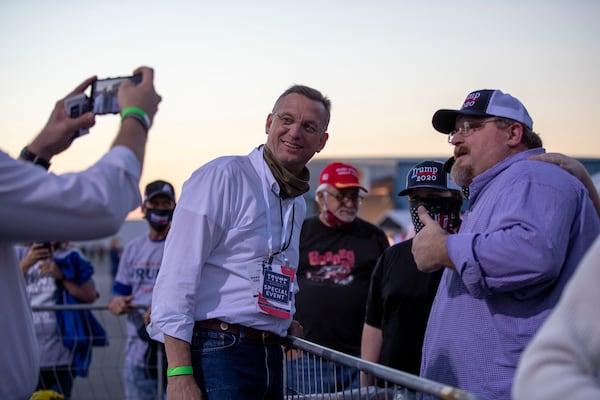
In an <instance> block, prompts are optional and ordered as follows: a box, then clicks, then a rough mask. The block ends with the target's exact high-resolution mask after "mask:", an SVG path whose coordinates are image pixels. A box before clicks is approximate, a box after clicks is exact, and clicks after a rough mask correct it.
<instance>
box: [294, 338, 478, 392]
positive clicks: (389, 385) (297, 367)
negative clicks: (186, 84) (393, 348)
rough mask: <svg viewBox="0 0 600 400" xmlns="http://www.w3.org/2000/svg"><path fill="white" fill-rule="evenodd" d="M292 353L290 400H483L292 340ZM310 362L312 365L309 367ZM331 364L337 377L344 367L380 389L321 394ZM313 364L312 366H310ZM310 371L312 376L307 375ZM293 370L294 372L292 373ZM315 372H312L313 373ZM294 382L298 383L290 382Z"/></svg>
mask: <svg viewBox="0 0 600 400" xmlns="http://www.w3.org/2000/svg"><path fill="white" fill-rule="evenodd" d="M286 340H287V342H289V347H290V348H291V349H290V350H288V351H286V356H285V360H284V366H285V369H286V371H284V379H285V385H284V386H285V390H286V396H287V399H298V400H308V399H335V400H338V399H339V400H346V399H352V400H354V399H369V400H375V399H378V400H379V399H394V400H412V399H416V398H417V394H419V393H422V394H428V395H431V396H434V397H435V398H439V399H444V400H482V399H481V398H480V397H479V396H476V395H474V394H472V393H469V392H466V391H463V390H460V389H458V388H455V387H452V386H448V385H444V384H441V383H439V382H435V381H431V380H428V379H425V378H421V377H419V376H416V375H412V374H409V373H407V372H403V371H399V370H396V369H392V368H388V367H385V366H383V365H379V364H376V363H373V362H369V361H365V360H362V359H360V358H358V357H353V356H350V355H347V354H345V353H341V352H339V351H335V350H332V349H330V348H327V347H323V346H319V345H317V344H315V343H312V342H309V341H307V340H304V339H300V338H297V337H294V336H288V337H287V339H286ZM307 360H309V362H308V363H307ZM328 363H329V364H330V365H331V364H333V365H334V366H335V365H337V366H341V368H338V369H337V370H336V369H334V371H335V373H339V371H340V370H341V371H342V372H341V373H344V371H343V369H344V367H346V368H348V369H350V370H351V369H354V370H358V371H361V372H364V373H366V374H370V375H371V376H373V377H375V378H376V379H377V386H367V387H362V388H360V387H358V385H357V386H356V387H343V386H342V387H336V388H334V391H333V392H331V393H323V391H321V389H322V387H321V385H320V384H321V382H322V379H323V377H324V374H331V369H330V368H327V367H326V366H327V365H328ZM308 364H310V365H308ZM307 366H308V367H309V372H308V374H307V373H306V372H302V371H306V369H307ZM289 368H292V369H293V370H292V371H288V369H289ZM311 369H312V370H311ZM290 377H291V379H292V380H293V381H294V382H289V380H290Z"/></svg>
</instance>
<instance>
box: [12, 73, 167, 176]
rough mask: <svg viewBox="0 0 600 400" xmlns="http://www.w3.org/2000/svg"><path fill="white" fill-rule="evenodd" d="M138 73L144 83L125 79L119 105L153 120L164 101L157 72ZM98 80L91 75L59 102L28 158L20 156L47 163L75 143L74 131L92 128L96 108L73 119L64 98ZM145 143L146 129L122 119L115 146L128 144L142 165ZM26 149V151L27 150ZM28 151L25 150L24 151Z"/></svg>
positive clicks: (31, 148)
mask: <svg viewBox="0 0 600 400" xmlns="http://www.w3.org/2000/svg"><path fill="white" fill-rule="evenodd" d="M134 73H135V74H136V75H141V82H140V83H139V84H137V85H136V84H135V83H134V82H132V81H130V80H129V79H125V80H124V81H123V83H122V84H121V85H120V87H119V92H118V104H119V107H120V108H121V109H125V108H128V107H136V108H139V109H141V110H143V111H144V112H145V113H146V115H147V116H148V118H149V119H150V121H152V120H153V119H154V115H155V114H156V112H157V111H158V104H159V103H160V101H161V100H162V99H161V97H160V95H159V94H158V93H156V90H155V89H154V83H153V81H154V71H153V70H152V69H151V68H148V67H140V68H138V69H136V70H135V72H134ZM96 81H97V77H96V76H92V77H90V78H88V79H86V80H85V81H83V82H82V83H81V84H79V85H78V86H77V87H76V88H75V89H74V90H73V91H72V92H71V93H69V94H68V95H67V96H65V97H64V98H62V99H61V100H59V101H58V102H56V105H55V106H54V110H53V111H52V114H50V118H49V119H48V122H46V126H44V128H43V129H42V131H41V132H40V133H39V134H38V136H37V137H36V138H35V139H34V140H33V141H32V142H31V144H29V145H28V146H26V147H25V149H26V150H27V152H28V153H29V154H30V155H31V156H29V154H27V156H26V157H24V154H23V153H22V156H21V158H25V159H26V160H27V161H34V159H36V160H40V159H41V161H42V163H43V162H47V163H48V165H49V163H50V160H51V158H52V157H53V156H55V155H56V154H59V153H62V152H63V151H64V150H66V149H68V148H69V146H71V143H72V142H73V132H77V131H79V130H80V129H89V128H91V127H92V126H94V124H95V122H96V121H95V115H94V113H93V111H87V112H85V113H83V114H82V115H80V116H78V117H75V118H71V116H70V115H69V114H68V113H67V111H66V109H65V101H66V100H67V99H69V98H72V97H73V96H76V95H79V94H82V93H84V91H85V90H86V89H87V88H88V87H89V86H90V85H91V84H93V83H94V82H96ZM145 145H146V133H145V131H144V129H142V128H141V127H138V126H136V124H135V121H127V120H125V121H123V123H122V124H121V128H120V129H119V133H118V134H117V137H116V138H115V140H114V142H113V147H114V146H126V147H128V148H129V149H130V150H131V151H133V153H134V154H135V156H136V157H137V159H138V160H139V162H140V164H143V161H144V152H145ZM25 149H24V150H25ZM24 153H25V152H24Z"/></svg>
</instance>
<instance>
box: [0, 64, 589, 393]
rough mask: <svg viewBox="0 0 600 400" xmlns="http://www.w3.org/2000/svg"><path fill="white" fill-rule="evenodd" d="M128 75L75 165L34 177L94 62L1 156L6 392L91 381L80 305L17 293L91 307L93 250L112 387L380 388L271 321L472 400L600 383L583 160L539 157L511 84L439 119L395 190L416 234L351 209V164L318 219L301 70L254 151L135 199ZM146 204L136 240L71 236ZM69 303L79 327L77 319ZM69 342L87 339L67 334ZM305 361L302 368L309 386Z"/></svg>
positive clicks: (148, 105)
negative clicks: (98, 242)
mask: <svg viewBox="0 0 600 400" xmlns="http://www.w3.org/2000/svg"><path fill="white" fill-rule="evenodd" d="M135 72H136V73H140V74H142V81H141V83H139V84H137V85H136V84H134V83H132V82H125V83H123V84H122V86H121V88H120V90H119V91H118V107H119V109H120V110H121V125H120V128H119V132H118V134H117V136H116V138H115V139H114V141H113V144H112V147H111V150H110V151H108V152H107V154H106V155H104V156H103V157H102V158H101V159H100V160H99V161H98V162H97V163H96V164H94V165H93V166H92V167H90V168H89V169H87V170H85V171H83V172H80V173H74V174H64V175H56V174H53V173H48V172H47V171H46V170H47V169H48V168H49V167H50V159H51V158H52V156H54V155H56V154H58V153H60V152H62V151H64V150H66V149H67V148H68V147H69V146H70V145H71V143H72V140H73V135H72V134H73V132H76V131H78V130H79V129H82V128H85V129H87V128H90V127H91V126H93V124H94V113H93V112H88V113H85V114H83V115H81V116H79V117H77V118H70V117H69V116H68V115H67V113H66V111H65V109H64V101H65V99H66V98H68V97H70V96H73V95H77V94H80V93H82V92H83V91H84V90H85V89H86V88H87V87H88V86H89V85H90V84H91V83H92V82H93V81H94V80H95V79H96V78H95V77H92V78H89V79H87V80H85V81H84V82H83V83H82V84H80V85H79V86H78V87H77V88H76V89H75V90H74V91H73V92H72V93H70V94H69V95H68V96H66V97H65V98H64V99H62V100H60V101H59V102H58V103H57V104H56V107H55V109H54V110H53V112H52V113H51V115H50V118H49V120H48V123H47V124H46V126H45V127H44V128H43V129H42V131H41V132H40V134H39V135H38V136H37V137H36V138H35V139H34V140H33V141H32V142H31V143H30V144H29V145H27V146H26V147H25V148H24V149H23V151H22V152H21V155H20V160H14V159H13V158H11V157H9V156H8V155H7V154H5V153H3V152H0V165H1V166H2V171H3V172H2V178H3V180H2V183H1V184H0V191H1V192H2V205H3V207H2V208H1V209H0V216H1V217H2V219H3V221H4V223H5V225H6V226H8V227H9V229H5V230H4V231H3V232H4V233H2V234H0V256H1V257H0V258H1V259H2V263H3V265H2V266H1V267H0V303H2V304H4V305H3V306H2V308H1V310H2V311H1V315H2V316H3V317H4V318H3V319H4V320H6V321H7V322H8V324H7V325H8V326H7V328H5V329H3V330H0V359H1V360H11V362H10V365H8V364H9V363H7V362H6V361H2V362H0V377H1V378H0V397H1V398H16V399H26V398H29V396H30V395H31V394H32V393H33V392H34V391H35V390H44V389H51V390H54V391H56V392H57V393H60V394H62V395H64V396H65V398H69V397H70V394H71V390H72V387H73V380H74V378H75V377H76V376H81V377H85V376H86V375H87V369H88V367H89V365H90V362H91V347H92V346H103V345H106V344H107V342H106V334H105V332H104V331H103V327H102V325H101V324H99V323H98V321H96V320H95V318H94V316H93V315H92V314H91V313H89V312H88V313H87V314H86V313H68V312H57V313H55V312H52V311H36V312H31V307H32V306H33V307H39V306H55V305H60V304H74V303H86V304H88V303H92V302H94V301H95V300H96V299H97V298H98V291H97V289H96V286H95V283H94V266H93V265H92V263H91V262H90V261H89V260H93V259H97V260H99V261H103V260H104V258H106V257H107V256H108V257H110V269H111V271H110V273H111V276H112V279H113V288H112V297H111V298H110V300H109V303H108V310H110V312H112V313H113V314H115V315H126V316H127V332H128V334H127V335H128V337H127V344H126V349H125V356H124V360H125V362H124V367H123V381H124V386H125V394H126V396H127V398H131V399H150V398H152V399H154V398H162V397H164V396H165V395H166V396H167V397H168V398H174V399H226V398H240V399H281V398H283V396H284V395H285V393H286V390H287V393H288V394H295V393H302V394H310V393H313V394H314V393H328V392H334V391H336V390H337V389H338V388H340V387H342V388H346V389H348V388H350V389H352V388H359V387H361V386H362V387H365V386H372V385H378V384H379V382H378V381H377V379H375V378H374V377H373V376H370V375H368V374H364V373H360V372H359V371H358V370H355V369H353V368H339V366H337V365H336V364H335V363H332V362H328V361H322V360H319V359H316V358H311V357H308V358H307V357H305V356H304V355H302V354H299V353H295V352H294V350H293V349H292V350H290V349H286V348H285V347H284V344H285V341H284V339H285V337H286V336H287V335H292V336H297V337H303V338H305V339H306V340H309V341H311V342H314V343H316V344H319V345H323V346H326V347H328V348H331V349H334V350H337V351H341V352H343V353H346V354H348V355H351V356H355V357H361V358H363V359H364V360H367V361H371V362H375V363H379V364H382V365H384V366H389V367H392V368H395V369H398V370H401V371H404V372H408V373H411V374H414V375H420V376H421V377H424V378H427V379H430V380H433V381H436V382H440V383H443V384H446V385H450V386H453V387H457V388H459V389H462V390H465V391H468V392H471V393H473V394H475V395H477V396H480V397H482V398H486V399H487V398H489V399H506V400H509V399H511V398H515V399H533V398H540V399H542V398H543V399H550V398H557V399H558V398H565V397H569V398H578V399H579V398H581V399H584V398H594V397H597V396H598V394H599V393H600V381H599V380H598V374H599V372H600V369H599V368H598V365H599V361H600V345H598V343H600V342H599V341H598V338H599V337H600V327H599V326H598V323H597V322H596V319H595V318H593V315H595V313H596V312H595V309H596V308H597V307H596V303H594V299H595V297H596V296H597V294H596V293H597V290H595V289H596V286H597V283H598V280H599V279H600V278H599V277H598V273H597V271H596V270H597V268H596V267H597V266H598V265H597V263H598V262H597V256H598V249H599V248H600V247H599V246H600V245H599V242H598V240H599V239H598V237H599V234H600V196H599V194H598V192H597V190H596V188H595V187H594V186H593V182H592V180H591V178H590V176H589V174H588V173H587V171H586V170H585V168H584V167H583V165H582V164H581V163H579V162H578V161H576V160H575V159H573V158H570V157H567V156H564V155H562V154H558V153H546V151H545V149H544V148H543V147H542V140H541V137H540V136H539V135H538V134H537V133H536V132H535V131H534V130H533V119H532V118H531V116H530V115H529V113H528V111H527V109H526V108H525V106H524V105H523V104H522V103H521V101H519V100H518V99H517V98H515V97H513V96H512V95H510V94H507V93H504V92H502V91H500V90H488V89H485V90H476V91H473V92H471V93H469V94H468V95H467V97H466V99H465V101H464V102H463V103H462V105H461V107H460V108H458V109H440V110H438V111H436V112H435V113H434V114H433V119H432V124H433V127H434V129H435V130H437V131H438V132H440V133H442V134H445V135H447V141H448V143H449V144H450V145H452V147H453V154H452V157H450V159H448V160H447V161H446V162H443V161H439V160H423V161H422V162H420V163H418V164H416V165H415V166H414V167H412V168H411V169H410V171H409V173H408V175H407V176H406V185H405V186H404V188H403V190H402V191H401V192H400V193H398V195H399V196H407V197H408V199H409V207H410V208H409V209H410V214H411V217H412V221H413V226H414V237H412V238H408V240H406V241H403V242H401V243H397V244H393V246H391V247H390V242H389V240H388V239H387V237H386V235H385V233H384V232H383V231H382V230H381V229H380V228H378V227H376V226H375V225H373V224H371V223H369V222H367V221H365V220H363V219H362V218H360V217H359V213H360V206H361V202H362V199H363V196H364V195H365V194H366V193H367V192H368V188H366V187H364V186H363V185H362V184H361V182H360V172H359V170H358V169H357V168H356V167H355V166H353V165H349V164H345V163H342V162H333V163H331V164H329V165H327V166H326V167H325V168H324V169H323V170H322V171H321V172H320V176H319V185H318V187H317V188H313V189H314V193H315V199H314V200H315V202H316V205H317V209H318V212H317V215H315V216H313V217H309V218H306V214H307V204H306V202H305V201H304V197H303V195H304V194H306V193H307V192H308V191H309V190H310V189H311V188H310V187H309V171H308V168H307V163H308V162H309V161H310V160H311V159H312V158H313V156H314V155H315V154H316V153H319V152H320V151H321V150H323V149H324V148H325V145H326V144H327V142H328V138H329V133H328V126H329V122H330V117H331V102H330V100H329V99H328V98H327V97H326V96H325V95H323V94H322V93H321V92H320V91H318V90H316V89H314V88H311V87H308V86H303V85H294V86H291V87H290V88H288V89H287V90H285V91H284V92H283V93H282V94H281V95H280V96H279V97H278V98H277V99H276V100H275V103H274V105H273V108H272V110H271V112H269V113H268V114H267V117H266V121H265V127H264V130H265V134H266V140H265V142H264V144H261V145H260V146H258V147H256V148H254V149H252V150H251V151H250V153H249V154H247V155H245V156H223V157H219V158H216V159H214V160H212V161H210V162H208V163H206V164H204V165H202V166H200V167H199V168H198V169H197V170H196V171H194V172H193V173H192V174H191V176H190V177H189V178H188V180H187V181H186V182H185V183H184V185H183V187H182V190H181V195H180V198H179V201H178V203H177V206H175V188H174V187H173V185H172V184H171V183H169V182H166V181H162V180H157V181H153V182H150V183H148V184H147V185H146V186H145V190H144V193H143V198H140V193H139V179H140V175H141V171H142V166H143V162H144V153H145V145H146V139H147V136H148V134H149V130H150V128H151V125H152V120H153V118H154V115H155V114H156V112H157V110H158V104H159V103H160V101H161V97H160V96H159V95H158V94H157V93H156V91H155V89H154V86H153V71H152V70H151V69H150V68H146V67H141V68H139V69H138V70H136V71H135ZM40 187H43V188H44V190H41V191H40V190H36V189H37V188H40ZM112 188H119V190H111V189H112ZM65 199H67V200H68V201H65ZM49 203H51V204H50V206H49ZM140 205H141V209H142V212H143V213H144V216H145V219H146V221H147V223H148V233H146V234H144V235H142V236H140V237H138V238H136V239H134V240H132V241H131V242H129V243H126V244H125V245H124V246H122V244H121V243H119V242H118V241H116V240H113V241H112V242H111V244H110V248H104V247H102V246H100V247H97V248H91V247H88V248H86V249H81V251H79V250H77V249H75V248H74V247H73V246H72V245H69V241H72V240H88V239H94V238H102V237H107V236H108V235H112V234H114V233H115V231H116V230H117V229H118V228H119V226H120V225H121V223H122V221H123V219H124V218H125V216H126V215H127V213H128V212H130V211H131V210H133V209H134V208H136V207H138V206H140ZM75 210H77V211H78V212H77V213H75V212H74V211H75ZM82 210H84V211H82ZM40 221H43V223H42V224H40ZM16 243H26V244H27V245H26V246H22V247H15V244H16ZM590 249H591V250H590ZM586 254H587V255H586ZM595 284H596V285H595ZM8 304H10V307H8V306H6V305H8ZM78 318H79V319H81V318H83V319H85V325H86V326H90V327H91V328H90V329H92V330H88V331H82V330H79V331H78V330H77V329H75V328H71V325H70V324H73V326H74V325H75V324H76V322H75V321H76V320H77V319H78ZM82 336H87V337H88V338H92V337H93V338H94V339H90V340H88V341H87V342H85V341H84V343H82V342H81V341H78V340H73V338H77V337H82ZM103 339H104V340H103ZM159 347H160V348H161V349H163V351H164V352H165V354H166V360H165V363H166V365H165V366H164V368H159V365H158V361H157V357H156V355H157V349H158V348H159ZM15 349H19V351H18V352H17V351H15ZM224 349H226V350H224ZM285 351H287V352H288V355H287V357H286V358H287V360H288V361H287V370H288V372H289V371H292V370H293V371H294V374H288V375H287V376H286V377H284V352H285ZM161 367H162V366H161ZM163 369H164V370H165V376H164V377H162V380H164V381H165V382H166V388H159V387H158V385H157V382H158V378H159V377H158V371H159V370H163ZM314 370H318V371H320V374H319V377H318V382H313V384H312V385H311V387H310V388H306V387H303V386H302V382H305V381H306V380H307V378H306V377H307V376H308V375H309V374H310V372H311V371H314ZM312 379H314V377H313V378H312ZM284 381H287V388H284ZM159 391H162V392H159ZM574 396H576V397H574ZM425 397H426V396H425Z"/></svg>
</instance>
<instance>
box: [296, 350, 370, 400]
mask: <svg viewBox="0 0 600 400" xmlns="http://www.w3.org/2000/svg"><path fill="white" fill-rule="evenodd" d="M286 387H287V394H288V395H297V394H315V393H335V392H342V391H344V390H349V389H359V387H360V372H359V370H358V369H356V368H351V367H346V366H344V365H341V364H336V363H334V362H332V361H327V360H323V359H321V358H320V357H317V356H313V355H307V354H304V355H302V356H299V357H298V358H296V359H293V360H288V361H287V363H286Z"/></svg>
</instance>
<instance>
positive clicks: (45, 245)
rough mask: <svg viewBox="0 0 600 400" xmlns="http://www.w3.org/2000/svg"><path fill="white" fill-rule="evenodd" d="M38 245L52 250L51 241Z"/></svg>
mask: <svg viewBox="0 0 600 400" xmlns="http://www.w3.org/2000/svg"><path fill="white" fill-rule="evenodd" d="M40 247H41V248H42V249H48V250H49V251H52V243H50V242H44V243H42V245H41V246H40Z"/></svg>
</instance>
